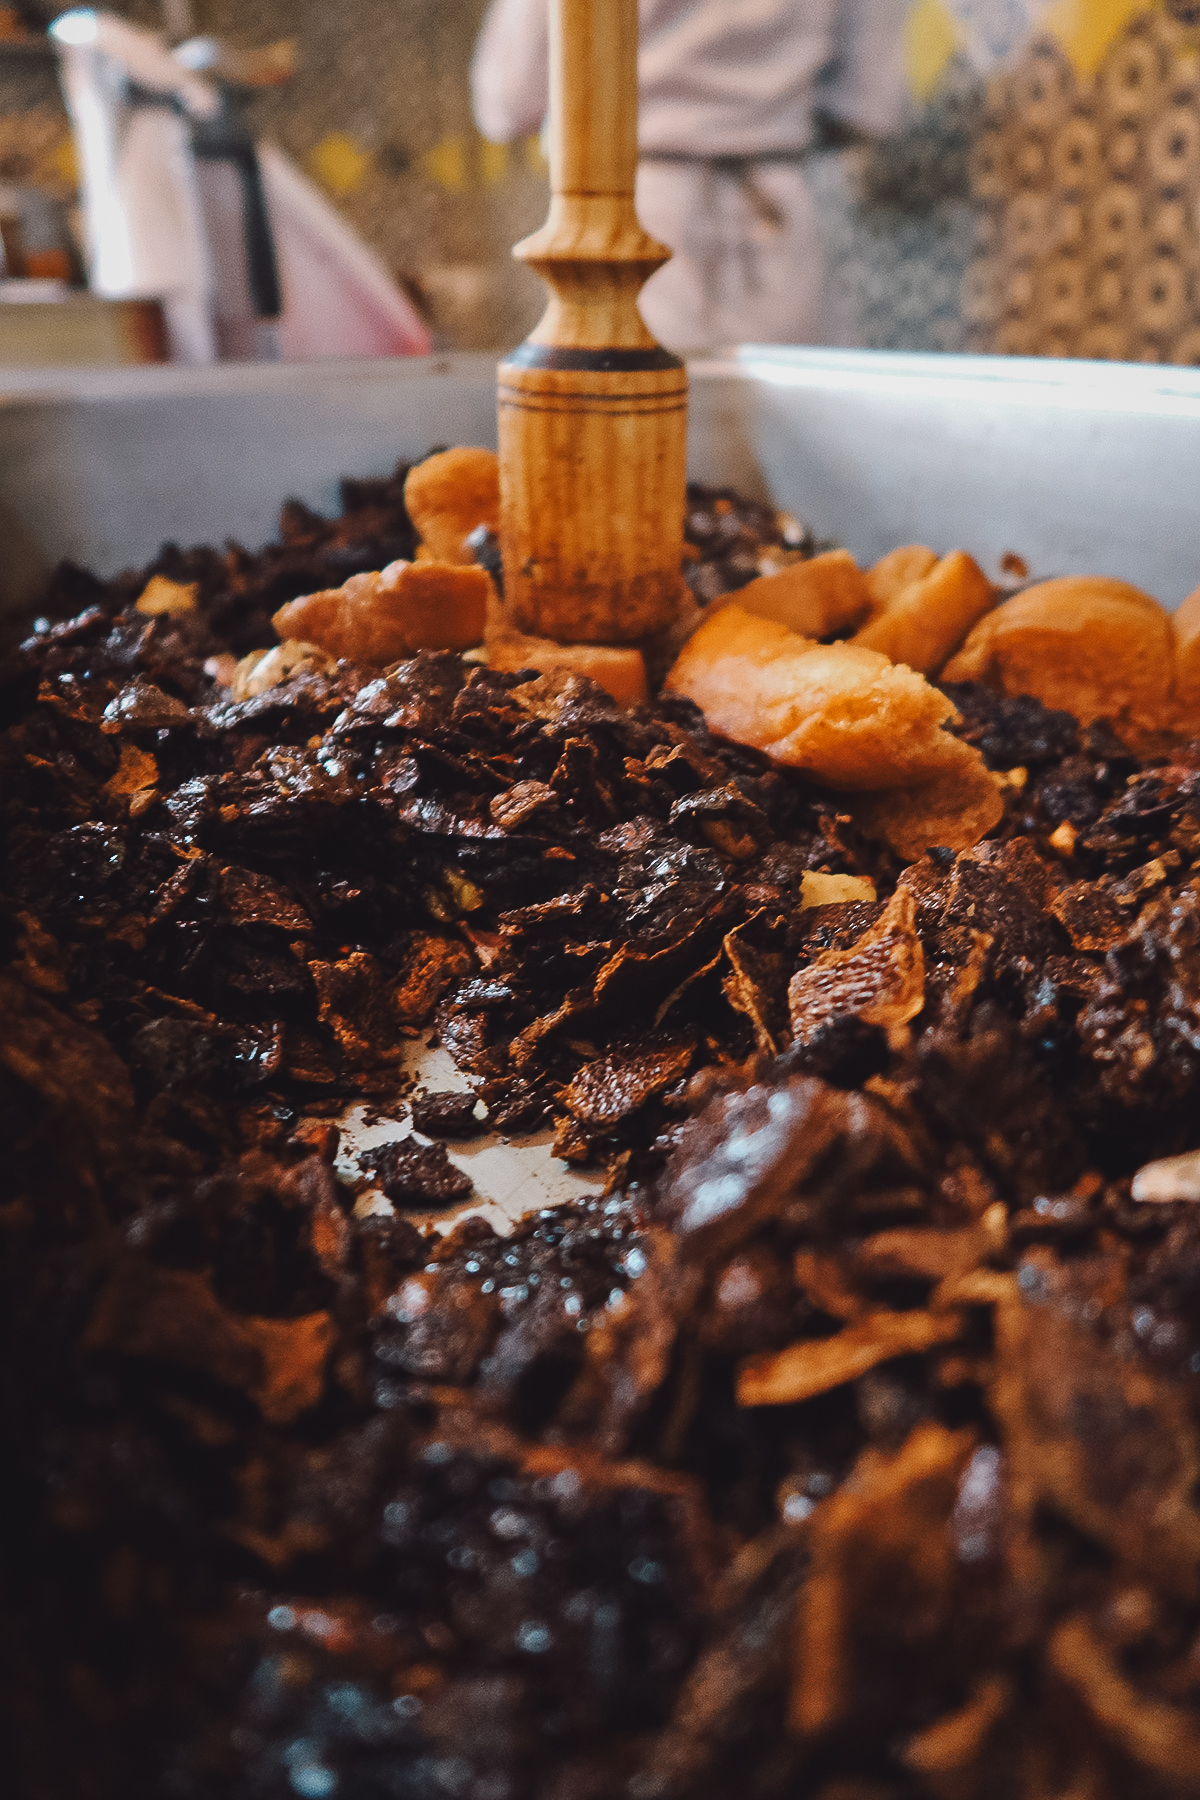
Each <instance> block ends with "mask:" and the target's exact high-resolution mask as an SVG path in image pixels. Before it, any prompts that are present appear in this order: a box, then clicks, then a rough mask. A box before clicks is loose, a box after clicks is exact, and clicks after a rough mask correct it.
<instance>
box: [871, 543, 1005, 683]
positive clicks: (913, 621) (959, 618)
mask: <svg viewBox="0 0 1200 1800" xmlns="http://www.w3.org/2000/svg"><path fill="white" fill-rule="evenodd" d="M917 548H919V546H917ZM993 594H994V589H993V587H992V584H991V582H990V581H989V580H988V578H987V576H986V575H985V574H984V572H983V570H982V569H981V568H980V567H979V564H978V563H977V562H976V561H975V559H974V557H971V556H968V555H967V553H966V551H965V550H951V551H950V553H949V555H947V556H943V557H942V558H941V560H940V561H938V562H936V563H934V565H933V567H932V568H931V569H930V570H929V571H928V573H927V574H925V575H922V576H921V577H920V578H919V579H918V580H916V581H911V582H909V584H908V585H907V587H903V588H900V589H899V590H898V592H896V593H894V594H893V595H892V597H891V598H890V599H889V600H886V601H885V602H884V603H883V605H882V606H881V607H880V608H879V610H878V611H877V612H875V613H873V614H872V616H871V617H870V618H869V619H868V620H867V622H866V624H865V625H864V626H863V627H862V629H861V630H859V631H857V632H856V633H855V635H854V638H853V642H854V643H856V644H864V645H865V646H866V647H867V649H868V650H882V651H883V654H884V655H885V656H890V657H891V659H892V661H893V662H898V663H907V664H908V666H909V668H910V669H916V670H917V671H918V672H919V673H920V674H922V675H936V673H937V671H938V670H939V669H940V668H941V666H942V664H943V663H944V662H945V660H946V658H947V657H948V656H950V655H952V654H953V652H954V651H955V650H957V649H958V646H959V645H960V644H961V643H962V641H963V639H964V638H965V637H966V635H967V633H968V631H970V629H971V627H972V625H974V624H975V622H976V620H977V619H980V618H982V616H983V615H984V613H986V612H987V611H988V609H989V607H990V606H991V604H992V598H993Z"/></svg>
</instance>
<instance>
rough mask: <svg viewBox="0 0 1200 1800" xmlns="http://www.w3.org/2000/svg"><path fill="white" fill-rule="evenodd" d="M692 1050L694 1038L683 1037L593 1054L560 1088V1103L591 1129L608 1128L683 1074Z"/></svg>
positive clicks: (688, 1063) (601, 1129)
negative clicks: (683, 1040)
mask: <svg viewBox="0 0 1200 1800" xmlns="http://www.w3.org/2000/svg"><path fill="white" fill-rule="evenodd" d="M694 1052H695V1044H694V1042H692V1041H685V1042H683V1043H665V1044H661V1045H648V1046H646V1047H645V1048H637V1049H630V1050H615V1051H613V1052H612V1053H611V1054H610V1055H608V1056H601V1057H597V1058H596V1060H595V1061H594V1062H589V1063H585V1064H584V1066H583V1068H582V1069H580V1071H579V1073H578V1075H576V1076H575V1078H574V1080H573V1081H571V1082H570V1083H569V1084H568V1085H567V1087H565V1088H564V1089H563V1095H562V1101H563V1105H564V1106H565V1107H566V1108H567V1110H568V1112H570V1113H573V1114H574V1116H575V1117H576V1118H577V1119H578V1120H579V1121H580V1122H581V1124H584V1125H587V1126H590V1127H591V1128H592V1129H593V1130H598V1131H603V1130H605V1129H608V1128H611V1127H612V1126H614V1125H616V1124H617V1123H618V1121H619V1120H621V1119H623V1118H625V1117H626V1116H627V1115H628V1114H629V1113H631V1112H633V1111H634V1110H635V1108H637V1107H639V1106H644V1105H645V1103H646V1101H647V1100H649V1099H650V1098H651V1096H652V1095H654V1094H658V1093H661V1092H662V1090H663V1088H665V1087H668V1086H669V1085H670V1084H671V1082H673V1081H677V1080H678V1079H679V1077H680V1076H681V1075H684V1074H686V1073H687V1070H688V1067H689V1065H690V1063H691V1060H692V1056H693V1054H694Z"/></svg>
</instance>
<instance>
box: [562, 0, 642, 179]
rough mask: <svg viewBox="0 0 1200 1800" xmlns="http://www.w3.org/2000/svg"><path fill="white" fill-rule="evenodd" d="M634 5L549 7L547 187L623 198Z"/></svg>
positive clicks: (572, 1) (633, 169) (633, 72)
mask: <svg viewBox="0 0 1200 1800" xmlns="http://www.w3.org/2000/svg"><path fill="white" fill-rule="evenodd" d="M637 45H638V9H637V0H555V3H554V4H552V5H551V7H550V133H549V137H550V144H549V150H550V185H551V189H552V191H553V192H554V193H556V194H590V195H599V194H603V195H611V196H621V195H624V196H625V197H626V198H628V200H629V201H630V204H631V205H632V202H633V184H634V180H635V177H636V175H637Z"/></svg>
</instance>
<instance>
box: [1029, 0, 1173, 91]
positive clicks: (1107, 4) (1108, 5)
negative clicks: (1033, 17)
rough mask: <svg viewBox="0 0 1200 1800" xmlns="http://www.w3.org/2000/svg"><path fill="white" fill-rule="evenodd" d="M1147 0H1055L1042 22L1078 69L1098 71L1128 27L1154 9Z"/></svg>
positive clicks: (1085, 72) (1043, 16)
mask: <svg viewBox="0 0 1200 1800" xmlns="http://www.w3.org/2000/svg"><path fill="white" fill-rule="evenodd" d="M1156 10H1157V8H1156V6H1155V5H1153V4H1150V5H1148V4H1147V0H1052V4H1051V5H1050V6H1049V7H1047V9H1046V11H1045V12H1044V13H1043V14H1042V17H1041V21H1040V22H1041V25H1042V27H1043V28H1044V29H1045V30H1046V31H1049V32H1050V33H1052V35H1053V36H1054V37H1056V38H1057V39H1058V41H1059V43H1060V44H1061V45H1062V47H1063V49H1064V50H1065V51H1066V53H1067V55H1068V57H1069V58H1070V60H1071V63H1072V64H1073V66H1074V68H1075V70H1076V73H1077V74H1080V75H1094V74H1095V73H1096V70H1097V69H1098V68H1099V67H1100V64H1101V63H1102V62H1103V61H1104V58H1105V56H1106V54H1107V53H1108V51H1109V50H1110V49H1111V48H1112V46H1113V44H1115V43H1116V41H1117V39H1118V38H1119V37H1120V35H1121V33H1122V32H1123V31H1124V30H1125V27H1126V26H1127V25H1128V24H1130V22H1131V21H1132V20H1133V19H1136V18H1137V17H1138V16H1139V14H1141V13H1147V12H1154V11H1156Z"/></svg>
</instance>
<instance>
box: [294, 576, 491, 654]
mask: <svg viewBox="0 0 1200 1800" xmlns="http://www.w3.org/2000/svg"><path fill="white" fill-rule="evenodd" d="M492 591H493V590H492V578H491V576H490V575H489V574H488V572H487V570H486V569H478V568H474V567H468V568H461V567H455V566H453V565H451V564H449V563H435V562H424V563H410V562H394V563H389V564H388V566H387V568H386V569H381V570H380V571H379V573H378V574H371V575H352V576H351V577H350V579H349V581H347V582H346V583H345V584H344V585H343V586H342V587H340V588H326V589H325V590H324V591H323V592H321V593H319V594H304V595H302V596H301V598H300V599H298V600H289V601H288V603H287V605H286V606H281V607H280V609H279V611H278V612H277V613H276V614H275V616H274V618H273V619H272V620H271V623H272V625H274V627H275V629H276V631H277V632H278V633H279V635H280V637H281V638H301V639H303V640H304V641H305V642H307V643H310V644H317V645H319V646H320V648H321V649H322V650H324V651H326V652H327V654H328V655H330V656H338V657H344V658H346V659H347V660H349V661H351V662H364V663H374V664H375V665H376V667H378V668H383V667H385V666H386V664H388V663H392V662H397V661H398V660H399V659H400V658H401V657H402V656H412V655H413V654H414V653H415V652H416V651H417V650H469V649H470V648H471V646H472V644H478V643H479V642H480V640H481V639H482V637H483V627H484V619H485V616H486V613H487V604H488V597H489V595H490V594H491V593H492Z"/></svg>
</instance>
